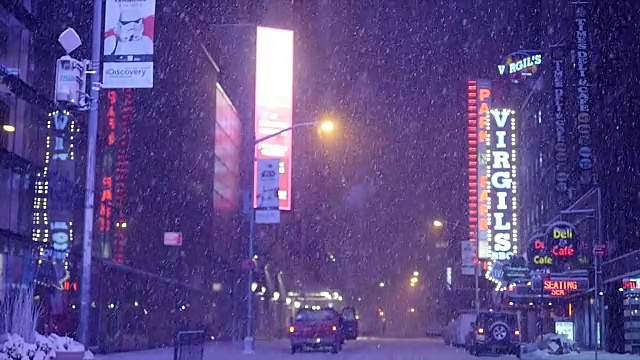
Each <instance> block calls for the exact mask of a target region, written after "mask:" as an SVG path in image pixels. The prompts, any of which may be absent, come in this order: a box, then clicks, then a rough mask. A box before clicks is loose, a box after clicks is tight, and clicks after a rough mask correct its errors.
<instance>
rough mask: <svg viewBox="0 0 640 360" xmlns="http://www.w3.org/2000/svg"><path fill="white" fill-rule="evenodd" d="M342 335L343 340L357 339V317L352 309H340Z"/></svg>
mask: <svg viewBox="0 0 640 360" xmlns="http://www.w3.org/2000/svg"><path fill="white" fill-rule="evenodd" d="M341 318H342V334H343V336H344V339H345V340H356V339H357V338H358V332H359V329H358V316H357V315H356V310H355V309H354V308H352V307H346V308H344V309H342V315H341Z"/></svg>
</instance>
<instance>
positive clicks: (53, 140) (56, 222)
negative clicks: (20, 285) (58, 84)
mask: <svg viewBox="0 0 640 360" xmlns="http://www.w3.org/2000/svg"><path fill="white" fill-rule="evenodd" d="M49 117H50V118H49V121H48V122H47V128H48V130H49V134H48V135H47V138H46V153H45V166H44V169H43V172H42V173H38V174H37V179H36V186H35V188H36V193H35V195H34V204H33V208H34V213H33V236H32V239H33V240H34V241H37V242H40V243H43V245H42V246H41V247H40V258H41V259H48V260H50V261H51V263H52V264H53V267H54V269H55V273H56V274H57V277H56V281H55V283H53V284H50V283H44V282H42V281H37V282H38V283H39V284H40V285H44V286H52V287H55V288H57V289H62V284H63V283H64V281H66V280H67V279H68V278H69V264H68V261H67V256H68V254H69V250H70V248H71V244H72V243H73V230H74V224H73V186H74V183H75V166H76V164H75V151H74V143H75V141H74V133H75V132H77V131H78V129H77V128H76V126H75V119H74V118H73V117H72V116H71V114H70V113H69V112H67V111H54V112H52V113H50V114H49Z"/></svg>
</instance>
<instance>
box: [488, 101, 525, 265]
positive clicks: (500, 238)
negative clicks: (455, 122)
mask: <svg viewBox="0 0 640 360" xmlns="http://www.w3.org/2000/svg"><path fill="white" fill-rule="evenodd" d="M514 114H515V113H514V111H513V110H510V109H501V110H498V109H493V110H491V111H490V116H489V117H488V119H489V121H487V132H488V136H487V144H488V147H489V149H490V150H489V154H488V156H489V157H490V161H489V163H488V164H487V173H488V176H489V178H490V179H491V182H490V186H491V191H490V194H491V196H490V207H489V210H490V213H491V217H490V226H489V234H490V236H489V239H490V242H491V258H492V259H493V260H509V259H511V258H512V257H513V256H514V255H515V254H516V253H517V251H518V246H517V244H518V239H517V230H516V228H517V212H516V211H515V209H516V208H517V198H516V175H517V174H516V164H515V163H516V141H517V140H516V119H515V116H514Z"/></svg>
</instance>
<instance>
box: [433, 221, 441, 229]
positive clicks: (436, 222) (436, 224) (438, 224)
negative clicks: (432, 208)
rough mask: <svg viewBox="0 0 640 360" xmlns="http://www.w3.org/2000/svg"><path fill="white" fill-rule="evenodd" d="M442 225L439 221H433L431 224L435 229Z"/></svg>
mask: <svg viewBox="0 0 640 360" xmlns="http://www.w3.org/2000/svg"><path fill="white" fill-rule="evenodd" d="M442 225H443V224H442V221H440V220H435V221H434V222H433V226H435V227H442Z"/></svg>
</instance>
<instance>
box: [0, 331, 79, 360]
mask: <svg viewBox="0 0 640 360" xmlns="http://www.w3.org/2000/svg"><path fill="white" fill-rule="evenodd" d="M78 352H79V353H85V348H84V345H82V344H80V343H79V342H77V341H75V340H73V339H72V338H70V337H66V336H58V335H55V334H52V335H49V336H44V335H42V334H38V333H35V342H33V343H31V342H27V341H25V339H24V338H23V337H22V336H20V335H18V334H4V335H3V336H2V337H0V360H50V359H54V358H56V357H60V356H59V354H61V353H78ZM56 354H58V356H56ZM91 355H92V354H89V356H90V358H91ZM85 357H87V356H86V355H85Z"/></svg>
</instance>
